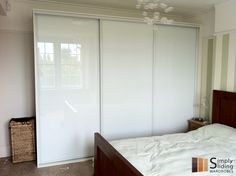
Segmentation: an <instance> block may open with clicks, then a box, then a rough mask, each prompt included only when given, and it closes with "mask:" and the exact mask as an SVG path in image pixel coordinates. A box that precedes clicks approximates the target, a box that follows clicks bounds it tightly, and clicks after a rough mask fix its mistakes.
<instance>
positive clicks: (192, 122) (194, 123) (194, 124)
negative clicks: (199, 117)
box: [188, 120, 208, 131]
mask: <svg viewBox="0 0 236 176" xmlns="http://www.w3.org/2000/svg"><path fill="white" fill-rule="evenodd" d="M207 124H208V123H207V122H199V121H195V120H189V121H188V131H192V130H196V129H198V128H200V127H203V126H205V125H207Z"/></svg>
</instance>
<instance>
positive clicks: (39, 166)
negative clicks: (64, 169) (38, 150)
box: [37, 157, 93, 168]
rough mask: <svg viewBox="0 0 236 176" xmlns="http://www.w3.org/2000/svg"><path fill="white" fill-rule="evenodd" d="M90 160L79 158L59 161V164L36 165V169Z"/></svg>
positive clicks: (89, 158)
mask: <svg viewBox="0 0 236 176" xmlns="http://www.w3.org/2000/svg"><path fill="white" fill-rule="evenodd" d="M92 159H93V157H87V158H79V159H73V160H67V161H59V162H53V163H46V164H37V167H38V168H43V167H50V166H57V165H63V164H70V163H77V162H82V161H88V160H92Z"/></svg>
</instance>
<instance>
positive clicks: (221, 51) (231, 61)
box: [192, 0, 236, 120]
mask: <svg viewBox="0 0 236 176" xmlns="http://www.w3.org/2000/svg"><path fill="white" fill-rule="evenodd" d="M235 8H236V1H235V0H229V1H226V2H224V3H220V4H217V5H215V11H214V10H212V11H211V12H210V13H206V14H203V15H199V16H196V17H194V18H193V19H192V20H193V22H198V23H200V24H202V27H201V29H202V30H201V36H202V37H201V40H202V41H201V43H202V46H201V48H202V50H201V53H202V54H201V57H202V63H201V65H202V81H201V100H200V104H199V106H200V116H203V117H206V118H209V120H211V109H212V90H214V89H216V90H225V91H234V92H235V91H236V64H235V62H236V21H235V20H234V18H235V16H236V12H235Z"/></svg>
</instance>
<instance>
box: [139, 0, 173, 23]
mask: <svg viewBox="0 0 236 176" xmlns="http://www.w3.org/2000/svg"><path fill="white" fill-rule="evenodd" d="M136 9H141V10H142V11H143V12H142V15H143V17H144V21H145V22H146V23H147V24H149V25H153V24H155V23H162V24H172V23H173V22H174V20H173V19H168V18H167V17H166V16H165V14H167V13H169V12H171V11H173V10H174V8H173V7H171V6H168V5H167V4H165V3H163V2H160V0H137V5H136Z"/></svg>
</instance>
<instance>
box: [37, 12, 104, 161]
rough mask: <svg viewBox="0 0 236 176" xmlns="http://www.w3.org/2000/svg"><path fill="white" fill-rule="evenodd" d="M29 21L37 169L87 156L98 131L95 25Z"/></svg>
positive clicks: (70, 20)
mask: <svg viewBox="0 0 236 176" xmlns="http://www.w3.org/2000/svg"><path fill="white" fill-rule="evenodd" d="M35 19H36V20H35V38H36V41H35V44H36V46H35V47H36V51H37V53H36V60H35V64H36V70H35V71H36V83H37V84H36V91H37V95H36V96H37V97H36V100H37V147H38V164H39V165H43V164H47V163H52V162H58V161H66V160H73V159H79V158H84V157H89V156H92V155H93V133H94V132H97V131H99V130H100V129H99V128H100V127H99V124H100V122H99V58H98V56H99V50H98V48H99V42H98V38H99V34H98V31H99V30H98V21H97V20H90V19H80V18H73V17H60V16H50V15H36V17H35Z"/></svg>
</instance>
